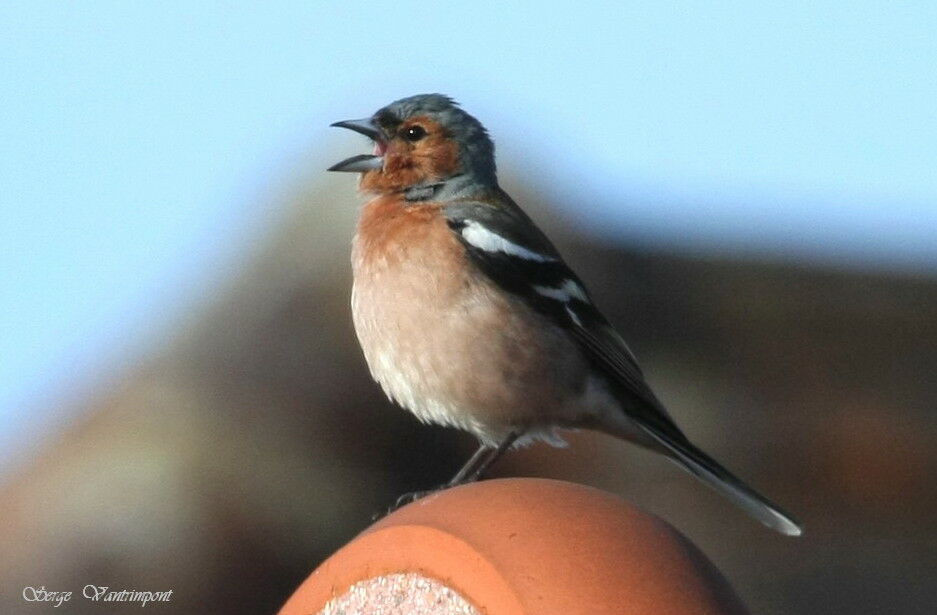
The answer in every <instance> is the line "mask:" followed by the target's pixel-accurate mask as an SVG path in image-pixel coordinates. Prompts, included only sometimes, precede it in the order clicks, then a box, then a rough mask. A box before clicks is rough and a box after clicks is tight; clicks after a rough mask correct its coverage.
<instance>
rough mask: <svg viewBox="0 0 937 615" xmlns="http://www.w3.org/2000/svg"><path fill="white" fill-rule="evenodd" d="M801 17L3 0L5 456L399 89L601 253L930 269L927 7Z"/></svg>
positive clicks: (934, 80) (636, 9) (708, 11)
mask: <svg viewBox="0 0 937 615" xmlns="http://www.w3.org/2000/svg"><path fill="white" fill-rule="evenodd" d="M818 4H821V3H813V2H787V3H768V2H745V3H741V2H740V3H736V4H734V5H733V4H729V3H711V2H701V3H689V2H686V3H669V2H647V3H624V4H623V3H619V2H614V3H611V2H610V3H576V4H575V7H572V6H567V5H566V3H556V4H555V5H551V4H550V3H544V2H540V3H530V4H527V5H525V4H523V3H505V2H497V3H494V2H492V3H484V2H476V3H471V8H467V6H469V5H467V4H466V3H464V2H458V3H455V2H454V3H445V2H437V3H433V4H432V5H431V8H427V7H428V6H429V5H427V4H426V3H425V2H422V3H418V2H408V1H396V2H392V3H384V4H382V3H379V2H374V3H367V4H362V3H324V2H296V3H277V2H271V3H262V4H258V5H257V7H256V8H253V9H245V8H240V7H238V8H232V7H234V6H236V5H231V4H230V3H225V4H221V3H218V4H215V3H209V2H205V3H181V2H162V3H153V4H148V5H145V6H142V5H139V4H137V3H125V2H95V3H61V2H30V3H20V6H10V3H7V4H5V5H4V6H3V7H2V8H0V83H2V84H3V85H2V94H3V95H2V97H0V105H2V111H3V112H2V113H0V258H2V262H3V273H4V275H3V276H2V277H0V334H2V339H3V350H4V352H3V353H2V355H0V458H2V457H3V456H4V454H5V452H6V451H9V450H12V449H13V448H15V447H16V446H17V444H16V443H17V442H19V441H21V440H23V439H24V438H27V437H30V436H31V435H32V434H35V433H37V432H38V430H39V429H41V428H42V426H43V425H44V423H43V420H51V419H50V418H44V417H45V415H44V414H43V412H42V410H43V409H44V408H45V407H46V406H48V405H51V404H50V403H48V402H49V400H52V399H54V398H55V397H56V396H57V395H59V394H63V393H64V392H66V391H68V390H69V387H74V386H76V385H78V384H80V383H81V382H83V381H84V380H85V379H87V378H88V377H89V376H93V375H95V374H96V373H97V372H96V370H98V372H99V371H101V370H105V369H108V368H109V367H113V366H114V365H117V364H119V363H120V362H121V360H122V355H121V352H122V350H121V349H122V348H127V347H129V346H128V344H129V342H128V340H139V339H142V338H144V337H145V336H146V335H147V334H152V331H153V330H154V326H155V324H154V323H161V322H166V319H167V318H170V317H171V316H172V315H173V314H178V313H179V312H180V311H184V310H185V307H186V305H187V304H186V301H187V300H189V301H191V300H194V299H196V298H198V297H199V292H200V288H201V286H200V284H201V283H202V282H204V280H205V279H207V277H210V275H211V272H213V271H216V270H217V268H218V267H223V265H224V263H225V260H224V259H225V257H226V255H229V254H231V252H232V250H234V249H235V247H234V246H237V245H240V244H239V242H243V241H245V240H246V238H248V237H249V236H250V233H251V229H252V228H253V227H254V226H255V225H257V224H262V223H263V221H264V220H265V219H266V218H265V212H264V211H260V210H258V209H257V206H258V205H259V204H263V203H264V202H265V198H267V197H268V196H269V190H270V189H271V187H272V186H276V185H277V183H278V180H279V179H282V176H283V174H285V173H286V170H288V169H290V168H291V166H294V165H296V164H298V163H299V161H301V160H303V156H304V154H305V153H306V152H308V151H310V150H315V148H316V145H317V144H318V143H324V142H326V141H328V142H329V143H333V144H334V143H335V142H336V141H335V140H334V136H327V134H328V133H327V131H328V129H327V128H326V125H327V124H328V123H329V122H330V121H334V120H336V119H344V118H347V117H356V116H363V115H366V114H368V113H369V112H371V111H373V110H374V109H375V108H376V107H378V106H380V105H382V104H384V103H386V102H389V101H390V100H393V99H395V98H399V97H401V96H405V95H409V94H413V93H418V92H426V91H440V92H444V93H448V94H450V95H452V96H454V97H456V98H457V99H459V100H460V101H462V102H463V104H464V105H465V107H466V108H467V109H469V110H470V111H471V112H473V113H475V114H476V115H478V116H479V117H480V118H481V119H482V120H483V121H484V122H485V123H486V124H487V125H488V126H489V128H490V129H491V131H492V133H493V134H494V136H495V138H496V141H497V143H498V147H499V152H500V155H501V161H502V166H511V164H510V161H518V162H521V163H528V164H527V166H526V167H525V168H530V169H533V170H540V171H541V177H542V178H543V179H542V180H541V183H542V185H543V186H544V188H545V189H549V190H553V191H555V192H557V193H558V194H560V195H567V196H568V197H569V198H570V200H571V201H572V200H573V199H576V201H577V202H579V203H581V202H589V203H595V205H594V208H593V209H591V210H584V211H580V212H577V218H578V219H580V220H581V222H582V223H583V225H585V226H590V227H592V228H594V229H597V230H599V231H600V232H603V233H606V234H609V235H610V236H615V237H621V238H623V239H624V240H627V241H633V242H635V243H644V244H655V245H665V246H668V247H673V248H676V249H685V250H697V249H703V250H719V251H722V252H741V253H747V254H753V255H761V256H764V257H767V258H784V259H794V260H802V261H807V262H811V261H814V262H819V263H832V264H835V265H836V266H854V267H872V268H877V269H883V270H895V271H901V272H910V273H914V274H926V275H933V274H934V273H935V272H937V241H935V239H934V237H935V235H937V232H935V231H937V205H935V204H937V172H935V169H937V110H935V109H937V107H935V103H934V101H935V100H937V70H935V68H934V67H935V66H937V36H935V35H934V32H937V9H935V8H934V7H935V5H934V4H933V3H919V4H915V3H901V4H897V3H884V2H883V3H872V2H863V1H855V2H828V3H822V5H818ZM349 153H354V152H353V151H344V150H343V151H342V152H341V154H342V155H348V154H349ZM98 375H100V374H98Z"/></svg>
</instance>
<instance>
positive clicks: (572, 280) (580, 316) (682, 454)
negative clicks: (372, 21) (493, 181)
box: [443, 195, 802, 536]
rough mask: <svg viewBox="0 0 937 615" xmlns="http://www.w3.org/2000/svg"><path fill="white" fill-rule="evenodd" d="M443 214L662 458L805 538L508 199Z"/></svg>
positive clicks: (478, 260) (463, 205)
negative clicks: (663, 391)
mask: <svg viewBox="0 0 937 615" xmlns="http://www.w3.org/2000/svg"><path fill="white" fill-rule="evenodd" d="M443 211H444V213H445V215H446V219H447V222H448V224H449V227H450V228H451V229H452V231H453V232H454V233H456V234H457V235H458V237H459V239H460V240H461V242H462V244H463V245H464V246H465V249H466V252H467V254H468V256H469V258H470V259H471V260H472V262H473V263H474V264H475V265H476V266H477V267H478V269H479V270H480V271H482V272H483V273H484V274H485V275H487V276H488V277H489V278H490V279H491V280H492V281H494V282H495V283H496V284H497V285H498V286H499V287H500V288H502V289H504V290H505V291H507V292H509V293H512V294H514V295H515V296H517V297H519V298H520V299H521V300H523V301H524V302H525V303H526V304H527V305H529V306H530V307H531V308H533V309H534V310H536V311H537V312H539V313H540V314H543V315H544V316H546V317H547V318H549V319H550V320H551V321H552V322H553V323H554V324H555V325H557V326H558V327H560V328H562V329H564V330H565V331H567V332H568V334H569V335H570V336H571V337H572V338H573V339H574V340H575V341H576V342H577V343H578V345H579V347H580V348H581V349H582V351H583V353H584V354H585V356H586V357H587V358H588V359H589V361H590V362H591V363H592V365H593V367H594V368H595V369H596V370H598V371H599V372H600V373H602V374H604V375H605V376H606V380H607V381H608V382H609V384H610V385H611V388H612V391H613V392H615V394H616V396H617V398H618V399H619V401H620V402H622V403H621V407H622V411H623V412H626V413H627V414H628V417H629V418H630V419H631V420H632V421H633V422H634V423H635V424H636V425H637V426H638V427H639V428H640V429H642V430H643V431H644V432H645V433H646V434H647V435H648V436H649V437H650V438H651V441H653V442H656V443H657V445H659V446H660V448H661V452H665V453H668V454H669V457H670V458H671V459H672V460H673V461H675V462H677V463H678V464H679V465H681V466H682V467H683V468H685V469H686V470H687V471H689V472H690V473H692V474H694V475H696V476H697V477H699V478H700V479H701V480H703V481H704V482H705V483H707V484H708V485H709V486H711V487H712V488H713V489H715V490H716V491H718V492H719V493H721V494H723V495H725V496H727V497H728V498H729V499H730V500H732V501H733V502H735V503H736V504H737V505H739V506H741V507H742V508H743V509H744V510H746V511H747V512H748V513H749V514H751V515H752V516H753V517H755V518H756V519H758V520H759V521H761V522H762V523H764V524H765V525H767V526H768V527H771V528H774V529H775V530H777V531H779V532H781V533H783V534H787V535H790V536H797V535H799V534H800V533H801V531H802V530H801V527H800V525H799V524H798V523H797V521H796V520H794V519H793V518H792V517H791V516H790V515H788V514H787V513H785V512H784V511H782V510H781V509H780V508H778V507H777V506H776V505H775V504H773V503H772V502H770V501H769V500H767V499H765V498H764V497H763V496H761V495H760V494H758V493H757V492H755V491H754V490H752V489H751V488H750V487H748V486H747V485H746V484H745V483H744V482H742V481H741V480H739V479H738V478H737V477H736V476H734V475H733V474H732V473H730V472H729V471H728V470H726V469H725V468H723V467H722V466H721V465H720V464H719V463H717V462H716V461H715V460H714V459H713V458H712V457H710V456H709V455H707V454H706V453H704V452H703V451H701V450H700V449H698V448H697V447H695V446H694V445H693V444H692V443H690V442H689V440H687V438H686V436H684V435H683V432H682V431H680V428H678V427H677V426H676V424H675V423H674V422H673V419H671V418H670V416H669V415H668V414H667V411H666V409H665V408H664V406H663V404H662V403H661V402H660V401H659V400H658V399H657V396H656V395H654V392H653V391H651V388H650V387H649V386H648V384H647V382H646V381H645V380H644V374H643V373H642V372H641V368H640V367H638V362H637V360H636V359H635V356H634V353H632V352H631V349H629V348H628V345H627V344H625V341H624V340H623V339H622V338H621V336H620V335H619V334H618V332H617V331H615V329H614V328H612V326H611V324H609V322H608V320H606V318H605V317H604V316H603V315H602V313H601V312H599V310H598V309H597V308H596V307H595V305H594V304H593V303H592V299H591V297H590V296H589V294H588V291H587V290H586V287H585V286H584V285H583V283H582V281H581V280H580V279H579V277H578V276H577V275H576V274H575V273H574V272H573V271H572V270H571V269H570V268H569V267H568V266H567V265H566V263H564V262H563V259H562V258H561V257H560V255H559V252H557V250H556V248H555V247H554V246H553V244H551V243H550V240H549V239H547V237H546V236H545V235H544V234H543V233H542V232H541V231H540V229H538V228H537V227H536V225H535V224H534V223H533V222H532V221H531V220H530V219H529V218H528V217H527V215H526V214H525V213H524V212H523V211H522V210H521V209H520V208H519V207H517V205H515V204H514V202H513V201H511V200H510V198H508V197H507V195H501V196H499V198H498V200H497V201H496V202H489V203H486V202H482V201H462V202H453V203H451V204H448V205H447V206H446V207H445V208H444V210H443ZM635 402H637V403H635Z"/></svg>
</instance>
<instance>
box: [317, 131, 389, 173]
mask: <svg viewBox="0 0 937 615" xmlns="http://www.w3.org/2000/svg"><path fill="white" fill-rule="evenodd" d="M331 125H332V126H335V127H337V128H347V129H348V130H354V131H355V132H359V133H361V134H363V135H364V136H366V137H368V138H369V139H372V140H374V141H378V142H380V141H381V131H380V130H379V129H378V127H377V126H375V125H374V122H373V121H372V120H371V118H368V119H364V120H345V121H343V122H335V123H334V124H331ZM383 166H384V159H383V158H382V157H381V156H376V155H372V154H358V155H357V156H352V157H351V158H347V159H345V160H342V161H341V162H339V163H337V164H333V165H332V166H330V167H329V169H328V170H329V171H346V172H349V173H364V172H365V171H373V170H376V169H381V168H383Z"/></svg>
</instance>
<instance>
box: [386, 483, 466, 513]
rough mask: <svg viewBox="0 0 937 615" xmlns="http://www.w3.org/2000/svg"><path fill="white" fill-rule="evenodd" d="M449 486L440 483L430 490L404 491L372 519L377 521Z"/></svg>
mask: <svg viewBox="0 0 937 615" xmlns="http://www.w3.org/2000/svg"><path fill="white" fill-rule="evenodd" d="M448 487H449V485H448V484H446V485H440V486H439V487H436V488H435V489H428V490H426V491H410V492H409V493H404V494H403V495H402V496H400V497H399V498H397V500H396V501H395V502H394V503H393V504H391V505H390V506H389V507H388V508H387V510H386V511H384V512H383V513H376V514H375V515H374V517H373V518H372V519H371V520H372V521H377V520H378V519H383V518H384V517H386V516H387V515H389V514H391V513H392V512H395V511H396V510H398V509H400V508H403V507H404V506H406V505H407V504H411V503H413V502H416V501H417V500H419V499H420V498H423V497H425V496H427V495H431V494H433V493H437V492H439V491H442V490H443V489H446V488H448Z"/></svg>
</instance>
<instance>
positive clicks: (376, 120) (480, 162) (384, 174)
mask: <svg viewBox="0 0 937 615" xmlns="http://www.w3.org/2000/svg"><path fill="white" fill-rule="evenodd" d="M332 126H337V127H339V128H347V129H349V130H353V131H355V132H359V133H361V134H363V135H365V136H366V137H368V138H370V139H371V140H372V141H373V142H374V152H373V153H372V154H359V155H357V156H352V157H351V158H348V159H346V160H343V161H341V162H339V163H338V164H335V165H333V166H332V167H330V168H329V171H346V172H353V173H362V177H361V188H362V189H363V190H365V191H367V192H376V193H390V192H400V191H405V190H410V189H414V188H419V187H421V186H430V185H439V184H444V183H446V182H449V181H450V180H453V179H455V178H458V179H459V180H460V183H463V184H464V183H466V181H468V182H472V183H474V184H476V185H482V186H493V185H496V184H497V180H496V175H495V161H494V145H493V144H492V142H491V139H490V138H489V137H488V133H487V132H486V131H485V128H484V126H482V124H481V122H479V121H478V120H477V119H475V118H474V117H472V116H471V115H469V114H468V113H466V112H465V111H463V110H462V109H461V108H460V107H459V106H458V104H457V103H456V102H455V101H453V100H452V99H451V98H449V97H448V96H443V95H442V94H420V95H417V96H410V97H408V98H403V99H401V100H398V101H396V102H393V103H391V104H389V105H387V106H386V107H383V108H382V109H380V110H378V111H377V112H376V113H375V114H374V115H372V116H371V117H369V118H366V119H363V120H346V121H343V122H335V123H334V124H332Z"/></svg>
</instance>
